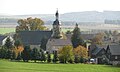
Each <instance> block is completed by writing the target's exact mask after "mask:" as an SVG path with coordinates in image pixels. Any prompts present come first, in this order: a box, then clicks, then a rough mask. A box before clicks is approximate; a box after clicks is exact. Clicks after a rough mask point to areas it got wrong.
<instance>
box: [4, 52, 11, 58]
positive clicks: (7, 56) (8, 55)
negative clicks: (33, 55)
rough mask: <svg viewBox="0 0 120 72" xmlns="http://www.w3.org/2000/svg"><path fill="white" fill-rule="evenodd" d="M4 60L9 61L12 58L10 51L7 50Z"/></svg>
mask: <svg viewBox="0 0 120 72" xmlns="http://www.w3.org/2000/svg"><path fill="white" fill-rule="evenodd" d="M5 58H6V59H11V58H12V51H11V50H7V53H6V57H5Z"/></svg>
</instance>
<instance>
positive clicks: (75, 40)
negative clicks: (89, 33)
mask: <svg viewBox="0 0 120 72" xmlns="http://www.w3.org/2000/svg"><path fill="white" fill-rule="evenodd" d="M71 41H72V44H73V47H74V48H76V47H77V46H79V45H83V44H84V40H83V39H82V37H81V32H80V29H79V27H78V24H76V27H75V29H74V30H73V35H72V37H71Z"/></svg>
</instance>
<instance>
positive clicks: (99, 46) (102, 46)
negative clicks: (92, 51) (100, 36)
mask: <svg viewBox="0 0 120 72" xmlns="http://www.w3.org/2000/svg"><path fill="white" fill-rule="evenodd" d="M107 46H108V45H107V44H104V45H97V47H98V48H104V49H105V50H106V48H107Z"/></svg>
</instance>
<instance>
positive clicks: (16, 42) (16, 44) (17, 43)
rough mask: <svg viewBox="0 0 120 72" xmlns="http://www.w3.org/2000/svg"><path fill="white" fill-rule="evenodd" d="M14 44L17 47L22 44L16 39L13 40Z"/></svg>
mask: <svg viewBox="0 0 120 72" xmlns="http://www.w3.org/2000/svg"><path fill="white" fill-rule="evenodd" d="M14 45H15V46H16V47H17V48H18V46H21V45H22V42H21V41H20V40H18V39H17V40H15V43H14Z"/></svg>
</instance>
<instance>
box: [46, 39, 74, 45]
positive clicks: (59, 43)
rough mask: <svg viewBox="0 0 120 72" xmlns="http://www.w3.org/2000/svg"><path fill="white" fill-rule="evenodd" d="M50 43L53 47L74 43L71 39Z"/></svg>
mask: <svg viewBox="0 0 120 72" xmlns="http://www.w3.org/2000/svg"><path fill="white" fill-rule="evenodd" d="M48 43H49V44H51V45H53V46H65V45H72V43H71V41H70V40H69V39H49V40H48Z"/></svg>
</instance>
